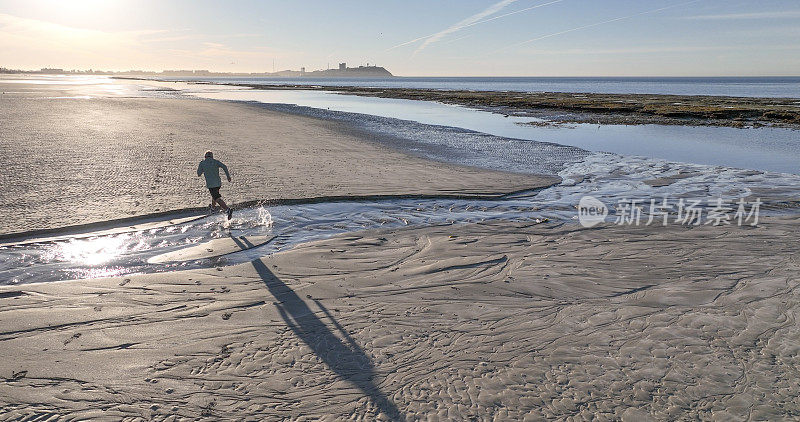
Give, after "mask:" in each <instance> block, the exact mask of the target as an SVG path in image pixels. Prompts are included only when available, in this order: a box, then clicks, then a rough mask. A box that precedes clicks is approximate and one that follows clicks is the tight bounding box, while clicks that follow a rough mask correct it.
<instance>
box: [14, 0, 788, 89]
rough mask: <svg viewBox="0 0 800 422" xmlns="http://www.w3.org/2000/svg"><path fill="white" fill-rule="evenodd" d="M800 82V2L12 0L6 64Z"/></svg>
mask: <svg viewBox="0 0 800 422" xmlns="http://www.w3.org/2000/svg"><path fill="white" fill-rule="evenodd" d="M339 62H346V63H347V64H348V66H351V67H352V66H358V65H366V64H377V65H379V66H383V67H385V68H387V69H388V70H389V71H390V72H392V73H393V74H395V75H398V76H788V75H800V1H797V0H791V1H786V0H763V1H739V0H694V1H688V0H675V1H672V0H670V1H656V0H485V1H481V0H440V1H436V0H338V1H329V0H302V1H279V0H275V1H273V0H263V1H256V0H227V1H210V0H159V1H156V0H0V67H7V68H14V69H38V68H42V67H57V68H64V69H90V68H91V69H103V70H129V69H142V70H156V71H160V70H164V69H208V70H212V71H222V72H264V71H267V72H269V71H272V70H273V69H274V70H286V69H293V70H299V69H300V67H305V68H306V70H309V71H310V70H316V69H325V68H327V67H328V66H330V67H336V66H337V64H338V63H339Z"/></svg>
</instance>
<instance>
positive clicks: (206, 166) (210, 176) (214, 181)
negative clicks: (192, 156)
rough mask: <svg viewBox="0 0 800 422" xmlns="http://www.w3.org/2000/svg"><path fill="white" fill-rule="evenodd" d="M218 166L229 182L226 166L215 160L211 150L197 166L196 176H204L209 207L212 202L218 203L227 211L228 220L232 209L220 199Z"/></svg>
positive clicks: (220, 183) (220, 185)
mask: <svg viewBox="0 0 800 422" xmlns="http://www.w3.org/2000/svg"><path fill="white" fill-rule="evenodd" d="M220 168H221V169H222V170H224V171H225V176H227V177H228V182H230V181H231V174H230V173H228V166H226V165H225V164H222V162H221V161H219V160H215V159H214V153H213V152H211V151H206V159H205V160H203V161H201V162H200V165H199V166H197V177H200V176H201V175H205V176H206V187H207V188H208V191H209V192H211V208H212V209H213V208H214V204H219V206H220V208H222V209H223V210H224V211H227V212H228V220H230V219H231V218H232V217H233V210H232V209H231V208H229V207H228V205H227V204H225V201H223V200H222V195H221V194H220V193H219V188H221V187H222V180H220V178H219V169H220Z"/></svg>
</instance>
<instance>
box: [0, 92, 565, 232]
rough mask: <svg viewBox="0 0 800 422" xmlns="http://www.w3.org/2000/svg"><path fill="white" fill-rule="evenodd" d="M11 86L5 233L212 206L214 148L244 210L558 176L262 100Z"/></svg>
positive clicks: (3, 104)
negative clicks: (402, 144)
mask: <svg viewBox="0 0 800 422" xmlns="http://www.w3.org/2000/svg"><path fill="white" fill-rule="evenodd" d="M0 89H2V90H3V91H4V93H3V94H2V96H0V121H1V122H2V126H0V151H2V153H3V156H4V157H6V160H5V162H4V164H3V165H4V171H3V172H2V173H0V191H2V192H3V195H2V196H0V209H2V210H3V213H4V217H3V219H2V220H0V235H2V234H9V233H17V232H26V231H31V230H37V229H49V228H54V227H63V226H70V225H77V224H86V223H92V222H98V221H105V220H112V219H119V218H123V217H130V216H142V215H149V214H154V213H163V212H168V211H170V210H177V209H186V208H191V207H201V206H206V205H207V204H208V203H209V202H210V201H209V199H210V198H209V195H208V192H207V190H206V189H205V185H204V183H203V181H202V180H201V179H199V178H197V177H196V173H195V171H196V169H197V163H198V162H199V161H200V160H201V159H202V155H203V152H204V151H205V150H207V149H211V150H214V151H215V152H216V157H217V158H218V159H220V160H222V161H223V162H225V163H226V164H227V165H228V166H229V167H230V169H231V171H232V173H233V178H234V182H233V183H232V184H224V186H223V189H222V192H223V195H224V197H225V199H226V200H227V201H228V202H232V203H244V202H251V201H253V200H263V199H267V200H275V199H284V200H304V199H309V198H310V199H311V200H319V199H320V198H323V199H324V198H330V197H338V198H348V197H371V196H382V197H386V196H406V195H409V196H437V195H445V196H448V195H457V196H465V197H469V196H482V195H489V196H492V195H494V196H497V195H499V194H503V193H508V192H514V191H519V190H525V189H535V188H539V187H543V186H547V185H550V184H552V183H554V182H556V181H557V179H556V178H554V177H544V176H543V177H537V176H530V175H520V174H510V173H502V172H493V171H485V170H480V169H475V168H466V167H461V166H456V165H450V164H444V163H439V162H433V161H430V160H426V159H422V158H418V157H412V156H410V155H408V154H405V153H401V152H398V151H396V150H392V149H389V148H386V147H384V146H382V145H380V144H378V143H377V142H376V141H378V139H375V135H370V134H366V133H361V132H356V131H354V130H352V129H351V128H349V127H347V126H345V125H343V124H341V123H337V122H330V121H325V120H319V119H313V118H309V117H302V116H296V115H291V114H286V113H279V112H274V111H269V110H265V109H264V108H262V107H259V106H257V105H253V104H243V103H231V102H221V101H207V100H191V99H185V100H179V99H159V98H113V97H98V98H90V99H87V98H53V97H54V96H67V97H69V96H70V95H71V94H72V91H70V90H69V89H68V88H64V87H58V86H57V87H42V86H37V85H33V84H20V83H15V84H9V83H5V84H4V83H2V82H1V81H0Z"/></svg>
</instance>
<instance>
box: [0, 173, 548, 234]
mask: <svg viewBox="0 0 800 422" xmlns="http://www.w3.org/2000/svg"><path fill="white" fill-rule="evenodd" d="M555 183H557V182H555ZM555 183H554V184H555ZM550 186H552V185H549V186H542V187H536V188H531V189H521V190H516V191H497V192H486V193H469V192H464V193H454V194H445V193H442V194H434V195H424V194H423V195H414V194H398V195H392V194H386V195H380V194H379V195H350V196H317V197H308V198H274V199H262V200H250V201H245V202H239V203H235V204H231V208H233V209H234V211H236V210H237V209H243V208H252V207H257V206H267V207H271V206H282V205H309V204H319V203H335V202H343V203H347V202H375V201H388V200H404V199H407V200H415V199H419V200H430V199H462V200H475V201H502V200H503V199H505V198H506V197H508V196H511V195H518V194H522V193H533V192H537V191H540V190H542V189H547V188H548V187H550ZM207 211H208V208H207V207H192V208H183V209H175V210H168V211H162V212H157V213H151V214H143V215H137V216H133V217H123V218H116V219H111V220H103V221H94V222H90V223H85V224H76V225H71V226H61V227H53V228H47V229H39V230H32V231H24V232H14V233H0V247H2V246H7V245H9V244H18V243H21V242H23V243H28V242H29V241H31V240H33V239H36V238H38V237H41V236H47V237H60V236H71V235H83V234H90V233H92V232H95V231H103V230H109V229H115V228H124V226H128V225H130V226H134V225H141V224H147V223H158V222H165V221H169V220H173V219H180V218H188V217H197V218H202V217H204V216H209V215H213V214H208V212H207ZM166 217H169V218H166ZM132 229H133V228H132ZM136 230H138V229H136Z"/></svg>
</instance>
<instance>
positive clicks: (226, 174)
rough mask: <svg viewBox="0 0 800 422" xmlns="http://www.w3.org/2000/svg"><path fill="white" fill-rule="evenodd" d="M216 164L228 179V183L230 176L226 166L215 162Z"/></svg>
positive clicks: (220, 162)
mask: <svg viewBox="0 0 800 422" xmlns="http://www.w3.org/2000/svg"><path fill="white" fill-rule="evenodd" d="M217 164H219V166H220V167H222V170H223V171H224V172H225V176H226V177H227V178H228V181H229V182H230V181H231V174H230V173H228V166H226V165H225V164H222V161H217Z"/></svg>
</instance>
